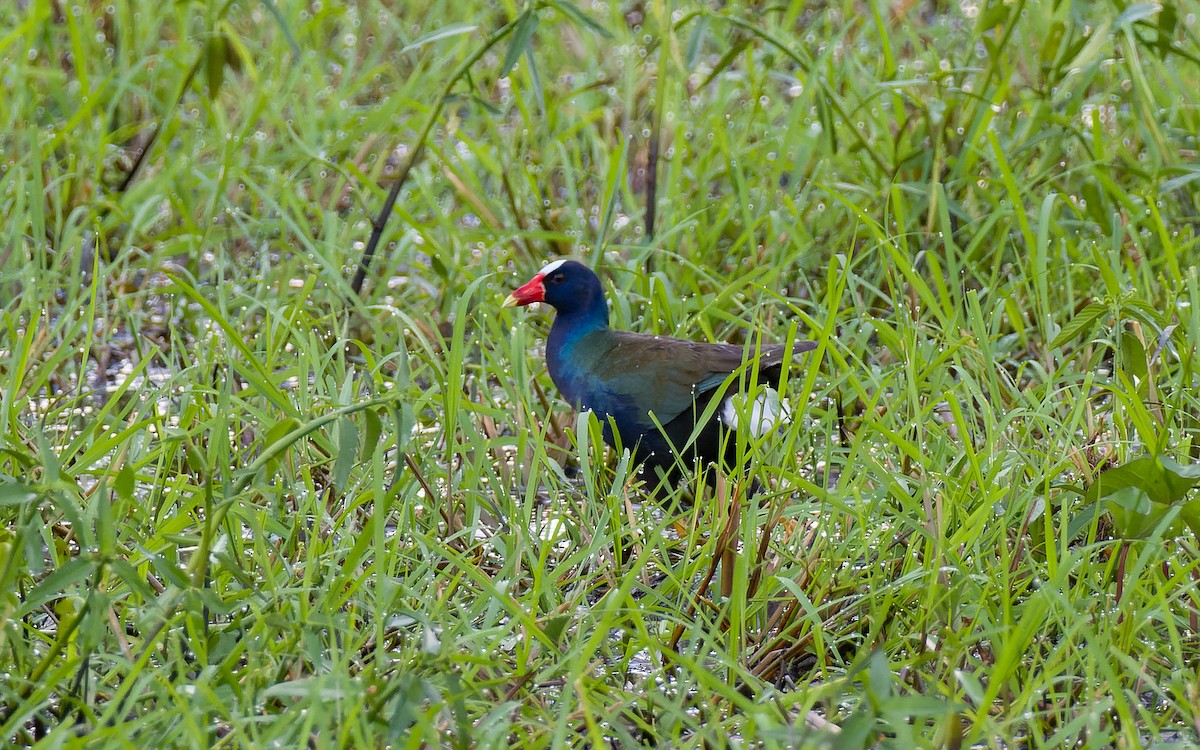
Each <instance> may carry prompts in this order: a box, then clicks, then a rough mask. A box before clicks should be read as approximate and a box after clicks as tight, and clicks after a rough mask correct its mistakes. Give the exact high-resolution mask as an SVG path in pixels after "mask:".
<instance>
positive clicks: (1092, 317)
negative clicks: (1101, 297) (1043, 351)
mask: <svg viewBox="0 0 1200 750" xmlns="http://www.w3.org/2000/svg"><path fill="white" fill-rule="evenodd" d="M1107 310H1108V306H1107V305H1105V304H1104V303H1102V302H1095V301H1092V302H1089V303H1088V304H1087V306H1085V307H1084V308H1083V309H1082V310H1080V311H1079V312H1078V313H1077V314H1076V315H1075V317H1073V318H1071V320H1070V321H1068V322H1067V324H1066V325H1065V326H1063V327H1062V330H1060V331H1059V332H1058V335H1057V336H1055V337H1054V340H1053V341H1051V342H1050V348H1051V349H1057V348H1058V347H1060V346H1062V345H1063V344H1065V343H1067V342H1068V341H1074V340H1075V339H1076V338H1078V337H1079V336H1081V335H1084V334H1085V333H1090V332H1091V331H1092V329H1093V328H1094V327H1095V323H1096V320H1097V319H1098V318H1099V317H1100V316H1101V315H1103V314H1104V313H1105V311H1107Z"/></svg>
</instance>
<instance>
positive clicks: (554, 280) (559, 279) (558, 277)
mask: <svg viewBox="0 0 1200 750" xmlns="http://www.w3.org/2000/svg"><path fill="white" fill-rule="evenodd" d="M566 280H567V277H566V276H564V275H563V273H562V272H561V271H560V272H558V273H556V274H554V275H553V276H551V277H550V283H551V284H561V283H563V282H564V281H566Z"/></svg>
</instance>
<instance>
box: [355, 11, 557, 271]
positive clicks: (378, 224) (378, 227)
mask: <svg viewBox="0 0 1200 750" xmlns="http://www.w3.org/2000/svg"><path fill="white" fill-rule="evenodd" d="M536 12H537V10H536V8H531V9H529V10H526V11H525V12H524V13H521V15H519V16H517V17H516V18H514V19H513V20H511V21H509V22H508V23H506V24H504V26H502V27H500V28H499V29H497V30H496V31H495V32H493V33H492V34H491V36H489V37H488V38H487V39H485V40H484V41H483V44H482V45H480V46H479V48H478V49H476V50H475V51H474V52H472V53H471V54H470V55H468V56H467V59H465V60H463V61H462V63H460V64H459V66H458V68H457V69H455V71H454V74H453V75H451V76H450V80H449V81H447V82H446V85H445V86H444V87H443V88H442V92H441V94H439V95H438V98H437V102H435V103H434V105H433V109H431V110H430V111H429V115H428V116H427V117H426V118H425V124H424V125H423V126H422V127H421V133H420V135H418V136H417V145H416V148H414V149H413V152H412V156H411V157H409V159H408V163H407V164H405V165H404V168H403V169H402V170H401V171H400V176H399V177H397V178H396V181H395V182H394V183H392V189H391V190H389V191H388V194H387V199H386V200H384V202H383V209H382V210H380V212H379V215H378V216H377V217H375V219H374V221H372V226H371V238H370V239H369V240H368V241H367V248H366V249H365V250H363V254H362V259H360V260H359V262H358V270H356V271H355V272H354V279H353V281H351V282H350V289H351V290H352V291H353V292H354V293H355V294H359V295H361V294H362V287H363V282H364V281H366V278H367V270H368V269H369V268H370V267H371V261H372V260H373V259H374V258H375V250H376V248H377V247H378V246H379V240H380V238H382V237H383V230H384V227H386V226H387V220H388V217H389V216H391V215H392V209H393V208H395V207H396V199H397V198H398V197H399V196H400V190H401V188H403V187H404V183H405V182H406V181H407V180H408V175H409V173H410V172H412V168H413V167H414V166H416V164H417V162H418V161H420V159H421V154H422V153H423V152H424V151H425V142H426V141H428V140H429V134H430V133H431V132H432V131H433V125H434V123H436V122H437V121H438V118H439V117H441V115H442V109H443V108H444V107H445V106H446V99H447V98H448V97H449V96H450V92H451V91H453V90H454V87H455V86H456V85H457V84H458V82H459V81H460V80H462V78H463V77H464V76H466V75H467V73H468V72H469V71H470V70H471V67H472V66H473V65H474V64H475V63H477V62H479V59H480V58H481V57H483V56H484V55H486V54H487V52H488V50H490V49H491V48H492V47H494V46H495V45H496V43H497V42H499V41H500V40H501V39H503V38H504V37H506V36H508V35H509V33H511V32H512V30H513V28H515V27H516V25H517V24H518V23H520V21H521V19H523V18H524V17H525V15H526V14H527V13H536Z"/></svg>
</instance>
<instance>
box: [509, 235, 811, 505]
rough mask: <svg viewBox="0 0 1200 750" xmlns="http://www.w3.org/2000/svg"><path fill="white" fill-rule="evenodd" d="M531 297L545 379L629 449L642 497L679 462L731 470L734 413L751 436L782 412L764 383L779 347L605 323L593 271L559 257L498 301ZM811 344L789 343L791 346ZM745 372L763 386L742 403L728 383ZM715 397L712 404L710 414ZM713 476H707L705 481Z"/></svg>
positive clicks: (679, 469)
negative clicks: (549, 315) (538, 314)
mask: <svg viewBox="0 0 1200 750" xmlns="http://www.w3.org/2000/svg"><path fill="white" fill-rule="evenodd" d="M534 302H543V303H545V304H548V305H550V306H551V307H553V308H554V309H555V317H554V322H553V324H552V325H551V326H550V333H549V335H548V337H547V340H546V369H547V370H549V372H550V379H551V380H552V381H554V385H555V386H556V387H557V388H558V391H559V393H560V394H561V395H562V396H563V398H564V399H565V400H566V401H568V402H569V403H570V404H571V405H572V406H573V407H574V408H575V409H576V410H577V411H585V410H591V411H593V412H594V413H595V414H596V416H597V417H598V419H599V421H600V424H601V426H602V428H603V434H604V440H605V442H606V443H608V444H609V445H610V446H613V447H614V448H618V449H619V448H620V447H621V446H624V447H626V448H629V449H630V451H631V454H632V461H633V463H634V464H635V465H637V466H639V471H640V474H641V476H642V477H643V478H644V479H646V480H648V481H647V483H648V485H649V486H650V488H651V494H652V495H660V494H661V493H662V492H663V491H669V490H670V489H672V488H674V487H675V486H676V485H677V484H678V483H679V480H680V479H682V478H683V476H684V466H689V465H690V466H692V467H695V466H696V465H697V464H699V465H702V466H707V465H708V464H717V465H718V466H719V467H721V468H722V469H723V470H725V471H731V470H733V469H734V467H736V465H737V446H736V440H734V439H733V438H732V437H731V436H730V434H729V432H730V431H731V430H734V429H736V428H737V426H738V420H739V418H745V417H749V418H750V424H748V425H747V427H748V428H749V430H750V432H751V433H752V434H753V435H755V436H756V437H760V436H762V435H763V434H765V433H766V432H767V431H768V430H770V429H772V428H773V426H774V425H775V423H776V422H777V421H778V419H779V417H780V416H785V415H786V412H785V410H784V409H783V407H782V405H781V402H780V399H779V395H778V393H776V392H775V391H774V390H771V389H770V388H769V387H770V386H776V387H778V384H779V381H780V379H781V378H782V366H783V361H784V359H785V358H786V356H787V354H788V351H787V346H786V345H784V344H761V343H755V344H750V345H747V346H741V345H735V344H719V343H707V342H697V341H689V340H686V339H678V338H671V337H668V336H656V335H652V334H644V333H635V332H632V331H622V330H614V329H612V328H610V327H609V317H608V304H607V301H606V300H605V297H604V290H603V288H602V287H601V284H600V278H599V277H598V276H597V275H596V274H595V273H594V272H593V271H592V269H590V268H588V267H587V266H586V265H584V264H583V263H580V262H579V261H576V260H571V259H566V258H561V259H558V260H553V261H551V262H549V263H547V264H546V265H545V267H543V268H542V269H541V270H540V271H538V272H537V273H536V274H535V275H534V276H533V278H532V279H530V280H529V281H528V282H527V283H526V284H524V285H523V286H521V287H519V288H518V289H516V290H515V291H513V292H512V293H511V294H510V295H509V296H508V297H507V298H506V299H505V300H504V302H503V304H502V305H501V307H502V308H504V307H512V306H524V305H529V304H531V303H534ZM816 347H817V343H816V342H815V341H797V342H795V344H794V346H793V347H792V353H793V354H797V355H798V354H802V353H803V352H807V351H811V350H812V349H815V348H816ZM735 374H737V376H736V377H735ZM750 376H754V377H756V378H757V380H758V382H760V383H763V384H764V385H766V386H768V388H764V389H762V390H760V391H759V392H758V396H757V398H756V400H755V401H754V402H753V403H752V404H750V405H748V407H747V405H746V404H745V403H744V400H739V388H738V380H739V378H744V380H745V381H747V382H748V381H749V379H750ZM727 383H728V385H726V384H727ZM723 386H724V387H723ZM718 395H719V397H720V398H721V399H722V402H721V403H719V404H717V405H716V406H715V407H714V408H713V409H712V410H711V411H710V410H709V406H710V404H711V401H712V399H714V398H716V397H718ZM706 415H707V416H708V418H707V421H706V422H704V423H703V424H702V425H700V427H699V429H698V430H697V423H698V420H700V419H701V418H703V417H705V416H706ZM693 435H695V440H694V441H693V440H692V437H693ZM689 441H690V442H689ZM680 457H682V458H683V459H684V460H683V461H680V460H679V458H680ZM714 476H715V475H713V474H711V473H710V474H709V482H710V483H711V482H712V481H714V479H713V477H714ZM755 484H757V482H755Z"/></svg>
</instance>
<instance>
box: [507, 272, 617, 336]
mask: <svg viewBox="0 0 1200 750" xmlns="http://www.w3.org/2000/svg"><path fill="white" fill-rule="evenodd" d="M531 302H545V303H546V304H548V305H550V306H551V307H553V308H554V309H555V310H557V311H558V317H557V318H556V319H555V321H554V324H555V327H556V328H557V327H559V326H560V325H563V326H567V327H570V328H578V329H580V330H584V329H595V328H607V327H608V304H607V303H606V302H605V301H604V289H603V288H602V287H601V286H600V279H599V278H597V276H596V274H594V273H592V269H590V268H588V267H587V266H585V265H583V264H582V263H580V262H579V261H575V260H566V259H562V260H556V261H552V262H550V263H547V264H546V266H545V268H543V269H542V270H540V271H538V272H537V274H535V275H534V277H533V278H532V279H530V280H529V281H528V282H527V283H526V284H525V285H524V286H522V287H521V288H519V289H517V290H516V291H515V292H513V293H512V294H510V295H508V299H506V300H504V307H509V306H511V305H528V304H530V303H531Z"/></svg>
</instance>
